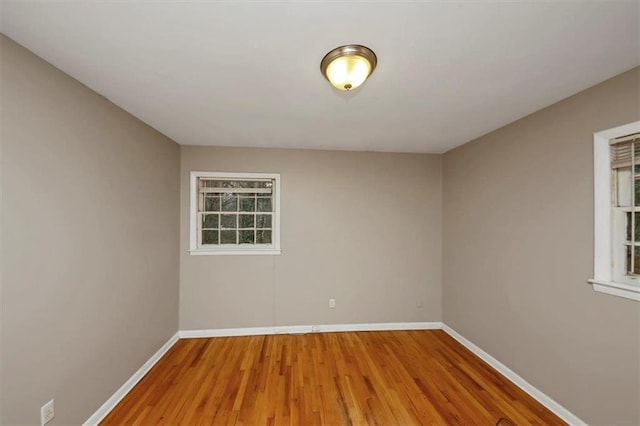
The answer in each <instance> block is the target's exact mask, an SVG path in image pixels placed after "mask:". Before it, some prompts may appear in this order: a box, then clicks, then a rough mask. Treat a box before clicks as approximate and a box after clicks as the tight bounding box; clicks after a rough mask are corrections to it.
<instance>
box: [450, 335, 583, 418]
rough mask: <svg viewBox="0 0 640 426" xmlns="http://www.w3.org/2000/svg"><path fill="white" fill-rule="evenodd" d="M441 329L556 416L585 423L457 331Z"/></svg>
mask: <svg viewBox="0 0 640 426" xmlns="http://www.w3.org/2000/svg"><path fill="white" fill-rule="evenodd" d="M442 329H443V330H444V331H445V332H446V333H447V334H448V335H450V336H451V337H453V338H454V339H456V340H457V341H458V342H459V343H460V344H462V345H463V346H465V347H466V348H467V349H469V350H470V351H471V352H473V353H474V354H476V355H477V356H478V357H479V358H481V359H482V360H483V361H484V362H486V363H487V364H489V365H490V366H491V367H493V368H494V369H495V370H496V371H498V372H499V373H500V374H502V375H503V376H505V377H506V378H507V379H509V380H511V381H512V382H513V383H514V384H515V385H516V386H518V387H519V388H520V389H522V390H523V391H525V392H526V393H528V394H529V395H530V396H531V397H533V398H534V399H535V400H537V401H538V402H539V403H540V404H542V405H544V406H545V407H547V408H548V409H549V410H550V411H552V412H553V413H554V414H555V415H556V416H558V417H560V418H561V419H562V420H564V421H565V422H567V423H568V424H570V425H576V426H578V425H586V423H585V422H584V421H582V420H581V419H580V418H579V417H578V416H576V415H575V414H573V413H572V412H571V411H569V410H567V409H566V408H564V407H563V406H562V405H560V404H558V403H557V402H556V401H554V400H553V399H551V397H549V396H548V395H547V394H545V393H544V392H542V391H541V390H540V389H538V388H536V387H535V386H533V385H532V384H531V383H529V382H527V381H526V380H525V379H523V378H522V377H520V376H519V375H518V374H516V373H515V372H514V371H513V370H511V369H510V368H509V367H507V366H506V365H504V364H503V363H501V362H500V361H498V360H497V359H495V358H494V357H492V356H491V355H489V354H488V353H486V352H485V351H483V350H482V349H480V348H479V347H478V346H476V345H475V344H474V343H472V342H471V341H470V340H467V339H466V338H464V337H462V335H460V334H459V333H458V332H457V331H455V330H454V329H452V328H451V327H449V326H448V325H446V324H444V325H443V327H442Z"/></svg>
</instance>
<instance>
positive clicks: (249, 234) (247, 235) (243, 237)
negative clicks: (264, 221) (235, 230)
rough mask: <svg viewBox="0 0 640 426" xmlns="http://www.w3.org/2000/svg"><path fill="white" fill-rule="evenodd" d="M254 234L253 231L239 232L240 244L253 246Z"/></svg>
mask: <svg viewBox="0 0 640 426" xmlns="http://www.w3.org/2000/svg"><path fill="white" fill-rule="evenodd" d="M254 234H255V232H254V231H240V244H253V243H254V237H255V235H254Z"/></svg>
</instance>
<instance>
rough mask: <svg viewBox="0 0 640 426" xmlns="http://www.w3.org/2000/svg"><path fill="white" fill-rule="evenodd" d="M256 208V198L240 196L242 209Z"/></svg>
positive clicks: (250, 210)
mask: <svg viewBox="0 0 640 426" xmlns="http://www.w3.org/2000/svg"><path fill="white" fill-rule="evenodd" d="M255 210H256V200H255V199H254V198H253V197H251V198H240V211H241V212H253V211H255Z"/></svg>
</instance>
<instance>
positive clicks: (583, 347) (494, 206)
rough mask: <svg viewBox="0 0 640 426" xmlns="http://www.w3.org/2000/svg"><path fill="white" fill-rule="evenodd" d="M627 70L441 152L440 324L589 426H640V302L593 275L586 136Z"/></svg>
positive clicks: (639, 115)
mask: <svg viewBox="0 0 640 426" xmlns="http://www.w3.org/2000/svg"><path fill="white" fill-rule="evenodd" d="M639 95H640V69H638V68H636V69H634V70H631V71H629V72H627V73H624V74H622V75H620V76H618V77H615V78H613V79H611V80H608V81H606V82H603V83H601V84H599V85H597V86H595V87H593V88H590V89H588V90H586V91H584V92H582V93H580V94H577V95H575V96H573V97H570V98H568V99H566V100H563V101H562V102H559V103H557V104H555V105H553V106H550V107H548V108H546V109H543V110H541V111H539V112H536V113H535V114H532V115H530V116H528V117H526V118H524V119H522V120H519V121H517V122H515V123H512V124H510V125H508V126H506V127H504V128H501V129H499V130H497V131H495V132H493V133H490V134H488V135H486V136H483V137H481V138H479V139H477V140H475V141H472V142H471V143H468V144H466V145H463V146H462V147H459V148H457V149H455V150H452V151H450V152H448V153H446V154H445V156H444V162H443V179H444V189H443V192H444V201H443V217H444V219H443V225H444V228H443V239H444V249H443V258H444V262H443V274H444V285H443V288H444V293H443V310H444V321H445V323H446V324H448V325H449V326H451V327H452V328H454V329H455V330H456V331H458V332H459V333H461V334H462V335H463V336H465V337H466V338H468V339H470V340H471V341H473V342H474V343H475V344H477V345H478V346H480V347H481V348H483V349H484V350H486V351H487V352H488V353H490V354H491V355H493V356H494V357H496V358H497V359H499V360H500V361H501V362H503V363H504V364H506V365H507V366H509V367H510V368H511V369H513V370H514V371H515V372H517V373H518V374H520V375H521V376H522V377H524V378H525V379H526V380H528V381H529V382H530V383H532V384H533V385H534V386H536V387H538V388H539V389H540V390H542V391H543V392H545V393H547V394H548V395H549V396H551V397H552V398H553V399H555V400H556V401H557V402H559V403H560V404H562V405H563V406H565V407H566V408H567V409H569V410H570V411H572V412H573V413H575V414H576V415H578V416H579V417H581V418H582V419H583V420H585V421H586V422H588V423H590V424H594V425H598V424H600V425H604V424H607V425H613V424H616V425H631V424H633V425H636V424H639V423H640V415H639V413H638V407H640V390H639V387H640V347H639V346H640V345H639V340H640V339H639V334H640V332H639V328H640V321H639V320H640V304H639V303H638V302H635V301H631V300H627V299H621V298H617V297H613V296H609V295H605V294H602V293H596V292H594V291H593V289H592V288H591V286H590V285H589V284H588V283H587V278H590V277H591V276H592V275H593V133H594V132H597V131H600V130H605V129H608V128H611V127H615V126H618V125H622V124H626V123H629V122H632V121H636V120H638V119H640V97H639Z"/></svg>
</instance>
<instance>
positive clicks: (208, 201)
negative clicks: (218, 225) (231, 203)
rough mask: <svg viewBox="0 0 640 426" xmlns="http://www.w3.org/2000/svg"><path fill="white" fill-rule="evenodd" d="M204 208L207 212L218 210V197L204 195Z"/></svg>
mask: <svg viewBox="0 0 640 426" xmlns="http://www.w3.org/2000/svg"><path fill="white" fill-rule="evenodd" d="M204 210H205V211H208V212H217V211H220V197H216V196H211V195H206V196H205V198H204Z"/></svg>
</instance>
